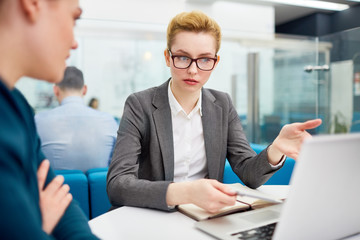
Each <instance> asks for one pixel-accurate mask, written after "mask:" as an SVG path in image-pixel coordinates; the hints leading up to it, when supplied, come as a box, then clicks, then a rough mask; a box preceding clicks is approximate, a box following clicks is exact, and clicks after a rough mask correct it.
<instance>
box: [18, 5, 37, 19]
mask: <svg viewBox="0 0 360 240" xmlns="http://www.w3.org/2000/svg"><path fill="white" fill-rule="evenodd" d="M19 2H20V8H21V10H22V11H23V13H24V15H25V17H26V18H27V19H28V20H29V21H30V22H35V21H36V19H37V18H38V16H39V10H40V0H20V1H19Z"/></svg>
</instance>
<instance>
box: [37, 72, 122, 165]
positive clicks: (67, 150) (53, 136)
mask: <svg viewBox="0 0 360 240" xmlns="http://www.w3.org/2000/svg"><path fill="white" fill-rule="evenodd" d="M86 91H87V86H86V85H84V78H83V73H82V72H81V71H80V70H79V69H77V68H76V67H67V68H66V70H65V75H64V78H63V80H62V81H61V82H60V83H57V84H55V86H54V94H55V96H56V98H57V100H58V101H59V103H60V106H58V107H56V108H54V109H51V110H49V111H43V112H40V113H38V114H36V115H35V124H36V128H37V131H38V133H39V137H40V140H41V150H42V151H43V153H44V154H45V156H46V157H47V158H48V159H49V161H50V165H51V167H52V168H53V169H54V170H58V169H79V170H82V171H83V172H86V171H87V170H89V169H91V168H104V167H108V166H109V163H110V160H111V156H112V151H113V148H114V145H115V141H116V130H117V128H118V124H117V123H116V121H115V119H114V117H112V116H111V115H110V114H108V113H105V112H100V111H97V110H94V109H92V108H90V107H88V106H85V104H84V101H83V99H82V97H83V96H84V95H85V94H86Z"/></svg>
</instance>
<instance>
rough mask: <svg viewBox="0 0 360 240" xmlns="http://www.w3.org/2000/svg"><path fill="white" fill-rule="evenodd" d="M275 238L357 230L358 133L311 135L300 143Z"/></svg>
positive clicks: (337, 235)
mask: <svg viewBox="0 0 360 240" xmlns="http://www.w3.org/2000/svg"><path fill="white" fill-rule="evenodd" d="M290 184H291V185H292V186H291V189H290V192H289V195H288V198H287V200H286V202H285V204H284V206H283V209H282V213H281V216H280V221H279V223H278V226H277V227H276V230H275V234H274V238H273V239H277V240H281V239H340V238H343V237H345V236H349V235H351V234H355V233H357V232H360V188H359V185H360V134H346V135H324V136H315V137H313V138H312V139H309V140H308V141H306V142H305V143H304V144H303V146H302V149H301V152H300V155H299V159H298V161H297V164H296V167H295V169H294V173H293V175H292V178H291V181H290Z"/></svg>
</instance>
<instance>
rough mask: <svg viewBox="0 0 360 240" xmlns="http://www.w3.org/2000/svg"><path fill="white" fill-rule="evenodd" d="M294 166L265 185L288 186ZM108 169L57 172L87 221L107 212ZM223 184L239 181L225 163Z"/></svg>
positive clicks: (287, 166)
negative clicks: (68, 187)
mask: <svg viewBox="0 0 360 240" xmlns="http://www.w3.org/2000/svg"><path fill="white" fill-rule="evenodd" d="M251 147H252V148H253V149H254V151H255V152H256V153H259V152H261V151H262V150H263V149H264V148H265V147H266V146H264V145H259V144H251ZM294 165H295V161H294V160H293V159H290V158H288V159H287V160H286V161H285V164H284V166H283V167H282V168H281V169H280V170H279V171H278V172H276V173H275V174H274V176H273V177H272V178H270V179H269V181H267V182H266V183H265V184H269V185H286V184H289V181H290V177H291V174H292V171H293V168H294ZM107 172H108V168H94V169H90V170H89V171H87V172H86V174H84V173H83V172H81V171H80V170H57V171H55V173H56V174H61V175H63V176H64V178H65V183H67V184H69V186H70V192H71V194H72V195H73V197H74V199H75V200H77V201H78V202H79V203H80V206H81V208H82V209H83V210H84V212H85V214H86V215H87V216H88V218H89V219H92V218H95V217H97V216H99V215H101V214H103V213H105V212H107V211H108V210H109V209H110V207H111V204H110V202H109V199H108V196H107V193H106V176H107ZM223 182H224V183H237V182H240V183H242V182H241V180H240V179H239V178H238V177H237V176H236V174H235V173H234V172H233V171H232V169H231V166H230V164H229V162H227V161H226V164H225V169H224V179H223Z"/></svg>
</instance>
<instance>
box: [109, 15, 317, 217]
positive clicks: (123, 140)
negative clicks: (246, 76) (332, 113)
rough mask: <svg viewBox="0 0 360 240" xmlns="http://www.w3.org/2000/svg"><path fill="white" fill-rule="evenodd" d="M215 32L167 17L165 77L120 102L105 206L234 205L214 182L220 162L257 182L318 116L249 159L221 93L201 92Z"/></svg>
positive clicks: (195, 20) (214, 58)
mask: <svg viewBox="0 0 360 240" xmlns="http://www.w3.org/2000/svg"><path fill="white" fill-rule="evenodd" d="M220 41H221V31H220V27H219V26H218V24H217V23H216V22H215V21H214V20H213V19H211V18H209V17H208V16H206V15H205V14H203V13H201V12H198V11H193V12H184V13H180V14H178V15H177V16H175V17H174V18H173V19H172V20H171V21H170V23H169V26H168V29H167V49H166V50H165V51H164V55H165V61H166V65H167V66H168V67H169V68H170V71H171V78H170V79H169V80H168V81H166V82H165V83H164V84H162V85H161V86H158V87H154V88H150V89H148V90H145V91H142V92H138V93H134V94H132V95H130V96H129V97H128V99H127V101H126V103H125V107H124V113H123V117H122V119H121V123H120V126H119V130H118V137H117V142H116V145H115V149H114V153H113V158H112V161H111V164H110V167H109V172H108V176H107V192H108V196H109V199H110V202H111V204H112V205H113V207H118V206H122V205H127V206H137V207H148V208H156V209H161V210H167V211H170V210H172V209H174V206H176V205H179V204H186V203H193V204H195V205H197V206H199V207H201V208H203V209H205V210H206V211H209V212H216V211H218V210H219V209H221V208H223V207H225V206H230V205H234V204H235V199H236V194H235V192H234V191H232V190H231V189H230V188H229V187H227V186H226V185H224V184H222V183H221V181H222V180H223V172H224V165H225V159H226V158H227V159H228V160H229V162H230V164H231V167H232V169H233V171H234V172H235V173H236V174H237V175H238V176H239V177H240V179H241V180H242V181H243V182H244V183H245V184H246V185H247V186H249V187H251V188H257V187H259V186H260V185H262V184H264V183H265V182H266V181H267V180H268V179H269V178H270V177H271V176H272V175H273V174H274V173H275V172H276V171H277V170H278V169H280V168H281V167H282V165H283V164H284V161H285V158H286V157H285V156H289V157H292V158H294V159H296V158H297V155H298V152H299V149H300V145H301V143H302V142H303V140H304V139H305V138H308V137H310V135H309V134H308V133H307V132H306V131H305V130H306V129H310V128H315V127H317V126H319V125H320V124H321V120H320V119H316V120H311V121H307V122H305V123H294V124H290V125H286V126H284V127H283V128H282V130H281V131H280V134H279V135H278V136H277V138H276V139H275V140H274V142H273V143H272V144H270V145H269V146H268V147H267V148H266V149H265V150H264V151H262V152H261V153H260V154H258V155H256V153H255V152H254V151H253V150H252V149H251V147H250V145H249V143H248V141H247V140H246V137H245V134H244V132H243V129H242V126H241V123H240V119H239V117H238V114H237V113H236V110H235V108H234V106H233V104H232V102H231V99H230V97H229V95H228V94H226V93H223V92H219V91H216V90H212V89H206V88H203V86H204V85H205V83H206V82H207V80H208V79H209V77H210V74H211V72H212V71H213V69H214V68H215V67H216V66H217V64H218V63H219V60H220V57H219V56H218V55H217V53H218V51H219V48H220Z"/></svg>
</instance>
